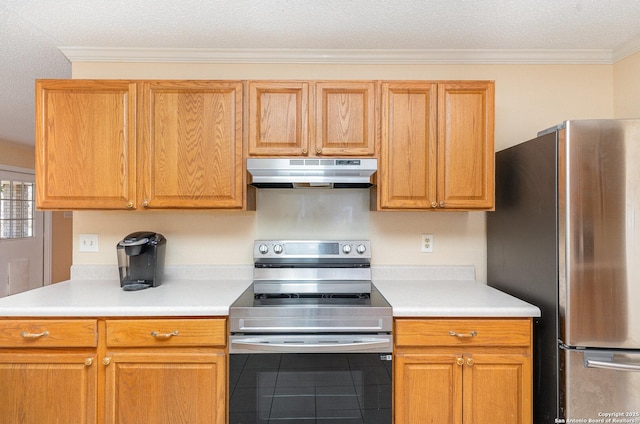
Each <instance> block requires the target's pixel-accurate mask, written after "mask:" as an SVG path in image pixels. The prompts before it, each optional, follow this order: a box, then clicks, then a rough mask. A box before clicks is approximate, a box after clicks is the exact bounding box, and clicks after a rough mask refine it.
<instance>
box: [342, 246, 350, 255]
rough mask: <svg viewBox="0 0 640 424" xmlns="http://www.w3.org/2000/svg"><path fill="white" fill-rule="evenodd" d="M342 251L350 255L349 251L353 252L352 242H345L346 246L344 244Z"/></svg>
mask: <svg viewBox="0 0 640 424" xmlns="http://www.w3.org/2000/svg"><path fill="white" fill-rule="evenodd" d="M342 251H343V252H344V253H345V254H346V255H348V254H349V253H351V245H350V244H345V245H344V246H342Z"/></svg>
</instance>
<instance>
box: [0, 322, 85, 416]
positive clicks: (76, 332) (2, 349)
mask: <svg viewBox="0 0 640 424" xmlns="http://www.w3.org/2000/svg"><path fill="white" fill-rule="evenodd" d="M97 381H98V365H97V325H96V320H90V319H77V320H35V319H27V320H0V399H2V406H1V407H0V422H2V423H21V424H49V423H50V424H54V423H79V424H92V423H96V422H97V421H96V417H97V415H96V413H97V400H98V383H97Z"/></svg>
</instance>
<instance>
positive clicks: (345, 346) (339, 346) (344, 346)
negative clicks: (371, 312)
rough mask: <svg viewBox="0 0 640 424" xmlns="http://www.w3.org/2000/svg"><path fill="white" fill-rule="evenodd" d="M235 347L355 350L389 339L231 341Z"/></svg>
mask: <svg viewBox="0 0 640 424" xmlns="http://www.w3.org/2000/svg"><path fill="white" fill-rule="evenodd" d="M231 344H232V345H233V347H235V348H242V349H250V350H256V351H264V352H267V351H268V352H272V351H275V352H283V351H285V350H286V351H287V352H308V351H313V352H314V353H316V352H326V351H332V352H336V351H354V350H361V349H371V348H386V347H388V346H389V341H387V340H380V341H377V340H376V341H371V342H354V343H263V342H259V341H256V342H251V341H236V340H233V341H231Z"/></svg>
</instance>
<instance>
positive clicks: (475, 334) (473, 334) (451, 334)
mask: <svg viewBox="0 0 640 424" xmlns="http://www.w3.org/2000/svg"><path fill="white" fill-rule="evenodd" d="M449 335H450V336H456V337H458V338H459V339H468V338H471V337H475V336H477V335H478V333H477V332H476V331H471V332H469V333H466V334H465V333H456V332H455V331H449Z"/></svg>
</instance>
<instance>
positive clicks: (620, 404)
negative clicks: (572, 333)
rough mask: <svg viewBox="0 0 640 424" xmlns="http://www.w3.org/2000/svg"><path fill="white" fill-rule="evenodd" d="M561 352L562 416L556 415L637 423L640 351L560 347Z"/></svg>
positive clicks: (568, 418)
mask: <svg viewBox="0 0 640 424" xmlns="http://www.w3.org/2000/svg"><path fill="white" fill-rule="evenodd" d="M561 355H562V357H563V359H564V364H563V365H564V366H563V367H562V368H561V369H562V373H563V381H564V385H563V386H562V387H561V393H560V402H561V411H563V412H564V416H562V417H559V418H564V419H565V422H620V423H640V397H639V396H638V393H640V352H638V353H633V352H626V353H625V352H620V353H618V352H612V351H609V352H607V351H589V350H587V351H577V350H561ZM607 419H610V420H609V421H607ZM570 420H573V421H570ZM590 420H591V421H590ZM600 420H602V421H600Z"/></svg>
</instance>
